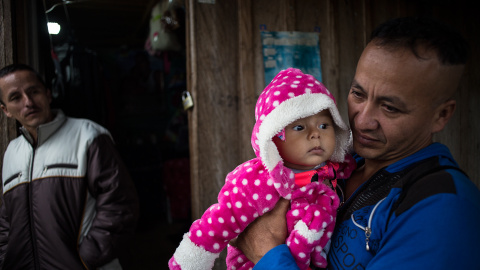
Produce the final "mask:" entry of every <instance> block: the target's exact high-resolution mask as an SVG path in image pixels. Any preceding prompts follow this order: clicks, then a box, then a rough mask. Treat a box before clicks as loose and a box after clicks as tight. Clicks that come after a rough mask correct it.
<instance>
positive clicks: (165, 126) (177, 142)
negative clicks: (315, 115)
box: [38, 0, 191, 269]
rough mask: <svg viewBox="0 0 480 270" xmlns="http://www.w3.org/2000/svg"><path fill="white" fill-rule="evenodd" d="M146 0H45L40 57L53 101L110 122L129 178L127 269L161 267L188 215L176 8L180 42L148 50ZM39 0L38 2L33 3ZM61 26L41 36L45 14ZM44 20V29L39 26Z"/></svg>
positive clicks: (40, 12) (182, 65)
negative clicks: (133, 198) (132, 206)
mask: <svg viewBox="0 0 480 270" xmlns="http://www.w3.org/2000/svg"><path fill="white" fill-rule="evenodd" d="M157 2H160V1H152V0H136V1H131V0H115V1H110V0H108V1H107V0H95V1H93V0H85V1H82V0H77V1H61V0H45V1H43V3H42V4H39V6H38V20H39V29H40V33H41V35H39V38H40V39H41V40H40V47H41V50H42V53H41V55H42V56H45V59H43V60H42V62H44V63H45V73H46V80H47V83H49V84H50V86H51V90H52V93H53V96H54V101H53V107H55V108H61V109H62V110H63V111H64V112H65V113H66V114H67V115H69V116H72V117H82V118H88V119H91V120H94V121H96V122H97V123H99V124H101V125H103V126H105V127H106V128H108V129H109V130H110V132H111V133H112V135H113V138H114V140H115V143H116V145H117V148H118V150H119V152H120V154H121V155H122V157H123V160H124V162H125V163H126V165H127V167H128V169H129V172H130V174H131V176H132V179H133V181H134V182H135V186H136V189H137V190H136V192H137V193H138V196H139V199H140V220H139V223H138V229H137V235H136V238H135V242H134V245H133V246H132V247H131V249H130V253H131V254H130V256H129V258H124V260H125V261H127V262H128V265H129V266H130V267H129V269H167V261H168V259H169V258H170V257H171V256H172V255H173V252H174V250H175V248H176V246H177V245H178V243H179V242H180V239H181V236H182V234H183V233H184V232H186V231H187V230H188V226H189V225H190V223H191V207H190V203H191V200H190V173H189V149H188V125H187V113H186V112H185V111H184V109H183V106H182V99H181V94H182V92H183V91H184V90H186V56H185V38H184V36H185V16H184V14H185V10H184V7H183V6H182V5H181V4H180V5H179V6H178V7H177V8H176V9H175V10H174V11H175V12H176V15H177V18H179V23H180V27H178V28H176V29H175V30H174V32H175V35H177V36H178V38H179V40H181V43H180V44H181V47H178V48H175V49H174V50H164V51H162V50H157V51H155V52H153V53H152V52H148V51H147V50H146V49H145V44H146V41H147V39H148V34H149V22H150V20H151V18H150V17H151V14H150V13H151V10H152V7H153V5H154V4H156V3H157ZM39 3H40V2H39ZM47 21H48V22H57V23H59V24H60V25H61V27H62V28H61V31H60V33H59V34H58V35H49V34H48V33H47V30H46V22H47ZM42 25H45V28H42V27H41V26H42Z"/></svg>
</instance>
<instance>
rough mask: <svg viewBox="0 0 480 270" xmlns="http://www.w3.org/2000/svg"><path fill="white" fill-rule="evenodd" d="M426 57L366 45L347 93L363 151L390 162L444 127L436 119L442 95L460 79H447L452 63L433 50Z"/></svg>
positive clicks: (357, 141) (356, 140)
mask: <svg viewBox="0 0 480 270" xmlns="http://www.w3.org/2000/svg"><path fill="white" fill-rule="evenodd" d="M422 57H425V58H426V59H422V60H419V59H417V58H416V57H415V56H414V55H413V54H412V53H411V52H410V51H407V50H403V49H400V50H396V51H392V50H386V49H385V48H382V47H378V46H376V45H373V44H371V43H370V44H369V45H368V46H367V47H366V49H365V50H364V52H363V54H362V56H361V58H360V60H359V63H358V66H357V71H356V74H355V77H354V80H353V83H352V86H351V89H350V92H349V94H348V117H349V122H350V127H351V128H352V133H353V145H354V149H355V152H356V153H358V154H359V155H360V156H362V157H364V158H366V159H367V160H373V161H376V162H380V163H383V164H384V165H388V164H391V163H393V162H395V161H397V160H400V159H402V158H404V157H406V156H409V155H411V154H413V153H414V152H416V151H418V150H420V149H422V148H424V147H425V146H428V145H429V144H430V143H431V141H432V133H434V132H438V131H440V130H441V129H442V128H443V126H442V125H441V123H440V124H439V123H438V121H437V120H438V116H439V114H440V113H439V109H438V108H440V106H439V104H440V103H442V102H444V101H440V102H438V98H437V97H438V96H439V95H440V94H442V93H444V88H445V87H450V86H452V85H453V86H455V84H454V83H452V82H449V81H447V80H448V79H446V78H448V68H444V67H442V66H440V64H439V61H438V60H437V58H436V57H434V54H433V53H432V52H428V51H427V52H425V51H423V54H422ZM457 73H458V72H457ZM443 77H446V78H443ZM434 102H435V103H437V105H436V104H434ZM453 106H454V105H453ZM447 121H448V120H447Z"/></svg>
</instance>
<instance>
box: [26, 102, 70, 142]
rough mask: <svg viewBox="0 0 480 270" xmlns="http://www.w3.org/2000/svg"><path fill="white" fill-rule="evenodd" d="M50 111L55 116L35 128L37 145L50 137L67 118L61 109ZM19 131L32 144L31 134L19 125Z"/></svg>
mask: <svg viewBox="0 0 480 270" xmlns="http://www.w3.org/2000/svg"><path fill="white" fill-rule="evenodd" d="M52 113H53V114H54V115H55V118H54V119H53V120H52V121H50V122H48V123H45V124H43V125H40V126H39V127H38V128H37V140H38V142H37V146H40V145H42V144H43V143H44V142H45V141H46V140H48V138H50V136H51V135H52V134H53V133H55V132H56V131H57V130H58V129H59V128H60V127H61V126H62V125H63V123H65V121H66V120H67V118H66V116H65V114H64V113H63V111H62V110H52ZM20 131H21V132H22V135H23V136H24V137H25V139H26V140H27V141H28V142H29V143H30V144H31V145H34V141H33V138H32V135H30V133H29V132H28V131H27V129H26V128H24V127H21V128H20Z"/></svg>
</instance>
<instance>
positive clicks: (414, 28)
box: [371, 17, 468, 65]
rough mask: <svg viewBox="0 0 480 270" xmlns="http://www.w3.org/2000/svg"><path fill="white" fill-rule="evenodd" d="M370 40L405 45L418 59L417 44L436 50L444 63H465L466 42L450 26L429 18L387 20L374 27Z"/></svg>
mask: <svg viewBox="0 0 480 270" xmlns="http://www.w3.org/2000/svg"><path fill="white" fill-rule="evenodd" d="M371 40H372V42H373V43H374V44H376V45H379V46H386V47H387V48H391V49H399V48H405V49H409V50H411V51H412V52H413V54H414V55H415V56H416V57H417V58H419V59H421V58H422V57H421V56H420V55H419V53H418V50H417V49H418V47H419V46H426V47H425V48H426V49H433V50H434V51H436V53H437V56H438V59H439V60H440V62H441V63H442V64H444V65H459V64H465V63H466V61H467V58H468V43H467V41H466V40H465V39H464V38H463V37H462V35H460V33H458V32H457V31H456V30H455V29H453V28H452V27H450V26H448V25H445V24H443V23H440V22H438V21H435V20H433V19H431V18H428V17H403V18H396V19H392V20H389V21H386V22H384V23H382V24H381V25H379V26H378V27H377V28H376V29H375V30H373V32H372V35H371Z"/></svg>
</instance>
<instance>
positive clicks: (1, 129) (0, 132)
mask: <svg viewBox="0 0 480 270" xmlns="http://www.w3.org/2000/svg"><path fill="white" fill-rule="evenodd" d="M12 63H13V41H12V14H11V6H10V1H0V67H3V66H5V65H8V64H12ZM16 136H17V130H16V123H15V120H12V119H9V118H7V117H6V116H5V114H4V113H3V112H0V165H2V164H3V153H5V150H6V149H7V146H8V143H9V142H10V141H11V140H12V139H13V138H15V137H16ZM1 172H2V166H0V175H1ZM0 191H1V186H0Z"/></svg>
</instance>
